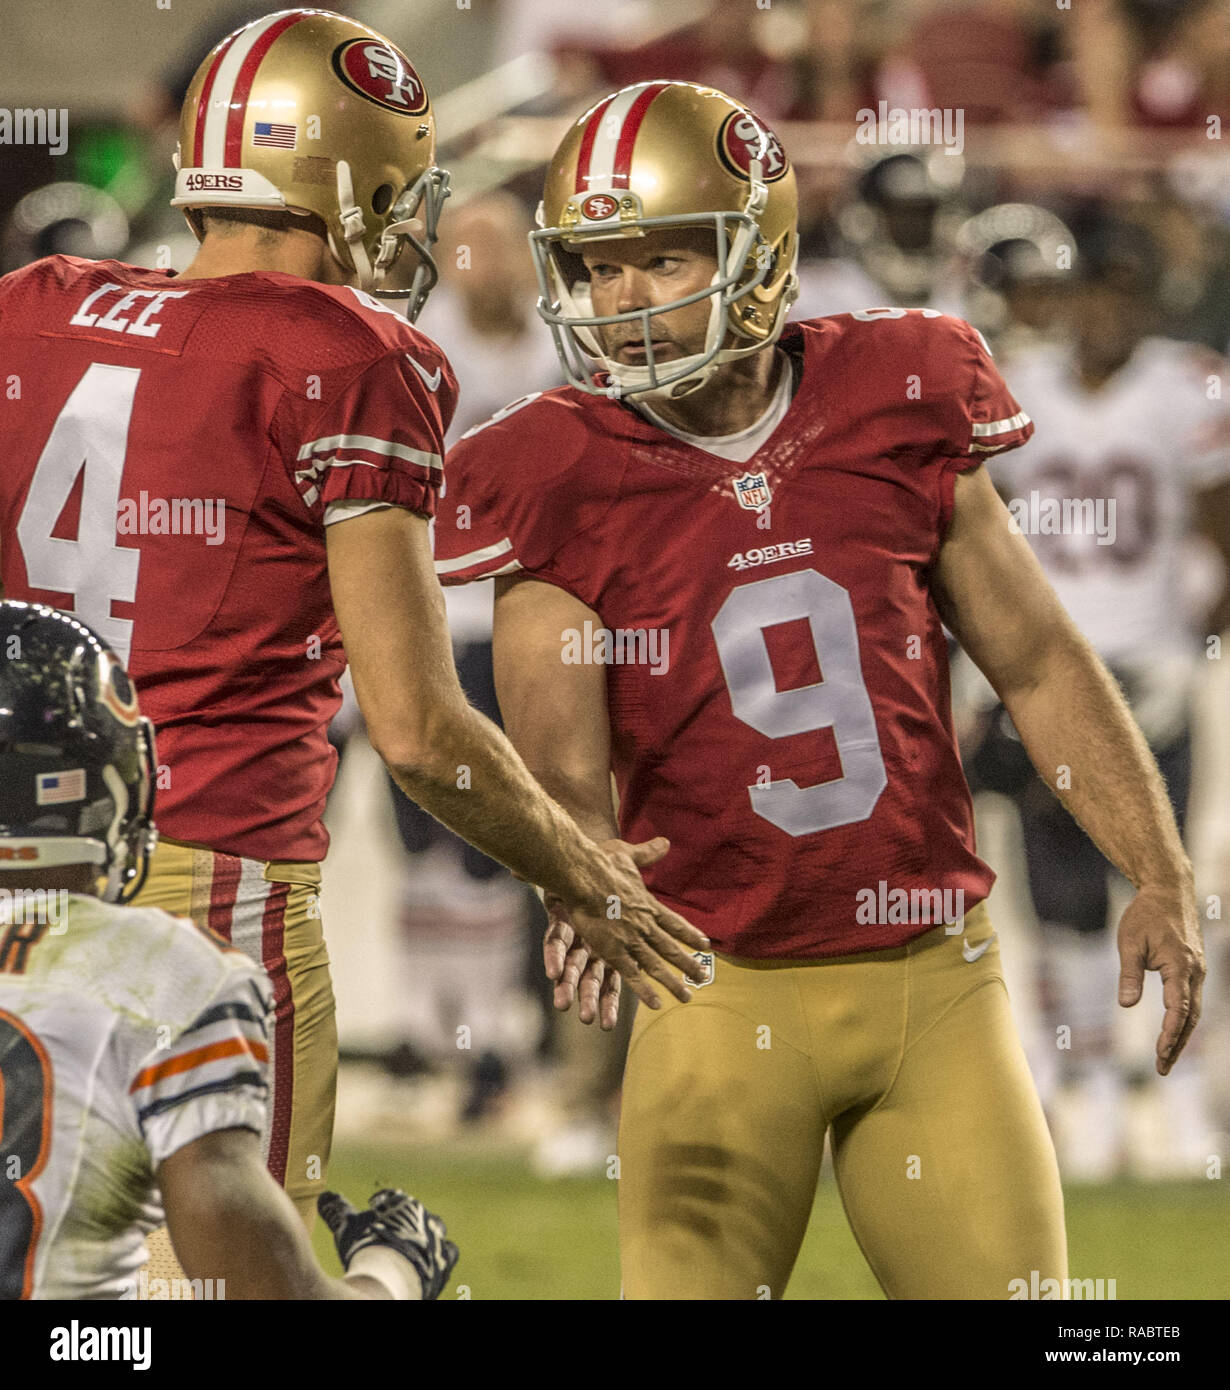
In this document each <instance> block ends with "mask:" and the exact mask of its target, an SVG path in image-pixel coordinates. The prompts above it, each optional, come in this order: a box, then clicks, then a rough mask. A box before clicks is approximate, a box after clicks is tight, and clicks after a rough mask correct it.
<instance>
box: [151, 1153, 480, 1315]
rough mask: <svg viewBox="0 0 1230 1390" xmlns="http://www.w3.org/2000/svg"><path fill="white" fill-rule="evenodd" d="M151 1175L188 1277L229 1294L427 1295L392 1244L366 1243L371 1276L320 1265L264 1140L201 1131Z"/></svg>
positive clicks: (310, 1296) (357, 1268)
mask: <svg viewBox="0 0 1230 1390" xmlns="http://www.w3.org/2000/svg"><path fill="white" fill-rule="evenodd" d="M157 1178H158V1186H159V1188H160V1189H161V1192H162V1198H163V1205H164V1206H165V1208H166V1213H167V1224H168V1226H169V1228H170V1231H171V1239H172V1241H173V1242H174V1245H175V1253H176V1254H177V1255H178V1256H179V1259H180V1262H181V1263H182V1265H183V1267H184V1270H185V1272H186V1273H187V1275H188V1277H189V1278H190V1279H202V1280H204V1279H213V1280H217V1281H225V1288H226V1292H227V1296H228V1297H229V1298H240V1299H254V1298H259V1299H275V1298H276V1299H330V1300H332V1299H349V1298H372V1299H390V1298H401V1299H409V1300H419V1299H421V1298H423V1297H424V1283H423V1280H422V1278H421V1277H420V1275H419V1273H417V1272H416V1269H415V1267H414V1265H412V1264H411V1263H410V1262H409V1261H408V1260H407V1259H404V1258H403V1257H402V1256H401V1255H400V1254H398V1253H397V1252H396V1250H394V1249H393V1248H392V1247H391V1246H389V1245H384V1247H383V1248H382V1249H380V1250H379V1251H376V1250H375V1249H374V1248H372V1247H370V1246H369V1247H368V1248H369V1250H370V1251H371V1253H370V1254H369V1255H368V1256H367V1264H368V1266H369V1268H370V1272H367V1273H364V1272H361V1269H360V1266H361V1265H362V1264H363V1263H364V1262H363V1261H358V1262H356V1263H355V1265H354V1266H353V1267H352V1268H351V1272H349V1273H348V1274H347V1275H346V1277H345V1278H343V1279H331V1278H329V1277H328V1275H326V1274H325V1273H324V1271H323V1270H322V1269H321V1268H320V1265H319V1264H318V1263H317V1262H316V1257H315V1255H314V1254H313V1253H312V1248H311V1245H310V1244H309V1243H308V1237H307V1234H306V1232H305V1231H304V1228H303V1223H302V1221H300V1220H299V1216H298V1213H297V1212H296V1211H295V1207H294V1204H293V1203H292V1202H291V1200H290V1198H289V1197H288V1196H287V1195H286V1193H285V1192H284V1191H283V1190H282V1189H281V1188H280V1187H279V1186H278V1185H277V1183H276V1182H274V1180H273V1178H272V1177H270V1175H269V1171H268V1169H266V1167H265V1165H264V1163H263V1162H262V1160H261V1146H260V1138H259V1136H258V1135H257V1134H255V1133H254V1132H253V1131H251V1130H247V1129H224V1130H215V1131H214V1132H213V1133H211V1134H205V1135H202V1136H201V1138H199V1139H196V1140H194V1141H193V1142H192V1143H191V1144H185V1145H184V1147H183V1148H181V1149H177V1150H176V1151H175V1152H174V1153H173V1154H171V1155H170V1157H169V1158H166V1159H164V1160H163V1162H162V1163H160V1164H159V1165H158V1172H157ZM331 1195H332V1194H331ZM334 1200H335V1201H340V1199H337V1198H336V1197H334ZM403 1200H405V1199H403ZM343 1205H344V1204H343ZM330 1224H331V1225H332V1224H333V1223H330ZM449 1249H450V1252H451V1258H449V1259H446V1260H445V1261H444V1262H443V1263H444V1264H446V1265H447V1268H445V1269H443V1270H441V1271H440V1272H439V1277H438V1278H437V1279H434V1280H432V1281H431V1283H432V1285H433V1287H432V1288H431V1289H430V1291H429V1292H430V1295H431V1296H435V1295H436V1294H438V1288H436V1287H434V1285H435V1284H437V1283H438V1284H440V1285H441V1286H442V1283H443V1281H444V1280H445V1279H447V1273H448V1269H449V1268H451V1266H452V1263H454V1262H455V1260H456V1250H455V1248H453V1247H449Z"/></svg>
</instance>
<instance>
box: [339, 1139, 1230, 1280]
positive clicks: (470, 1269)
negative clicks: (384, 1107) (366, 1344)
mask: <svg viewBox="0 0 1230 1390" xmlns="http://www.w3.org/2000/svg"><path fill="white" fill-rule="evenodd" d="M329 1176H330V1182H331V1184H332V1185H333V1186H334V1187H336V1188H339V1189H340V1190H341V1191H343V1192H345V1193H346V1195H347V1196H348V1197H349V1198H350V1199H351V1200H352V1201H354V1202H356V1203H357V1202H359V1201H361V1200H365V1199H366V1198H367V1197H368V1196H369V1195H370V1194H371V1193H372V1192H374V1191H375V1190H376V1189H377V1188H380V1187H383V1186H386V1185H391V1186H404V1187H406V1188H408V1189H409V1190H411V1191H413V1192H414V1193H415V1195H416V1196H418V1197H421V1198H422V1199H423V1201H424V1202H426V1204H427V1205H428V1206H429V1207H431V1208H433V1209H434V1210H436V1211H438V1212H440V1213H441V1214H442V1215H443V1216H444V1217H445V1218H446V1220H447V1221H448V1227H449V1234H450V1236H452V1237H453V1238H454V1239H455V1240H456V1241H457V1244H458V1246H459V1247H460V1249H461V1252H462V1253H461V1262H460V1264H459V1265H458V1267H457V1270H456V1272H455V1273H454V1275H453V1280H452V1283H451V1284H450V1285H449V1288H448V1290H447V1291H446V1292H445V1295H444V1297H445V1298H454V1297H456V1296H457V1294H458V1291H459V1288H460V1287H462V1286H464V1287H465V1288H467V1289H468V1290H469V1296H470V1297H471V1298H484V1299H501V1298H504V1299H522V1298H529V1299H539V1298H565V1299H573V1298H616V1297H618V1294H619V1262H618V1256H617V1248H616V1238H615V1202H616V1196H615V1184H614V1183H613V1182H610V1181H607V1180H606V1179H604V1178H601V1177H598V1178H572V1179H566V1180H563V1181H558V1182H544V1181H543V1180H542V1179H540V1178H538V1177H536V1176H535V1175H534V1173H533V1172H532V1171H531V1169H530V1168H529V1166H528V1164H527V1163H525V1162H524V1161H523V1160H521V1159H519V1158H517V1157H515V1156H501V1157H495V1156H492V1155H490V1154H489V1153H483V1152H478V1151H475V1150H473V1149H471V1148H467V1147H465V1146H450V1147H449V1148H447V1149H439V1148H432V1149H415V1150H408V1149H406V1148H405V1147H401V1146H399V1147H397V1148H391V1147H385V1148H381V1147H378V1146H372V1145H362V1146H360V1145H355V1144H345V1145H341V1146H339V1147H338V1148H337V1149H336V1150H335V1151H334V1155H333V1160H332V1163H331V1165H330V1173H329ZM1066 1204H1067V1217H1068V1240H1069V1252H1070V1266H1071V1272H1072V1275H1073V1277H1096V1276H1101V1277H1104V1278H1109V1277H1112V1276H1113V1277H1114V1278H1115V1279H1116V1280H1117V1289H1116V1292H1117V1296H1118V1297H1119V1298H1120V1299H1134V1298H1139V1299H1172V1298H1199V1299H1214V1298H1216V1299H1224V1298H1230V1219H1227V1218H1228V1217H1230V1197H1228V1196H1227V1194H1226V1192H1225V1188H1224V1184H1223V1183H1222V1182H1220V1181H1208V1182H1203V1183H1182V1184H1180V1183H1157V1184H1146V1183H1131V1182H1119V1183H1114V1184H1110V1185H1108V1186H1105V1187H1097V1188H1091V1187H1073V1188H1070V1189H1069V1190H1068V1192H1067V1193H1066ZM316 1248H317V1251H318V1252H319V1253H320V1255H321V1258H322V1259H323V1260H325V1262H326V1266H327V1267H328V1268H329V1269H330V1270H333V1271H335V1272H336V1271H337V1269H338V1265H337V1260H336V1257H335V1256H334V1254H333V1250H332V1245H331V1243H330V1240H329V1235H328V1232H327V1231H325V1230H324V1228H323V1227H322V1226H320V1225H319V1224H318V1226H317V1230H316ZM787 1296H788V1297H790V1298H880V1297H881V1294H880V1290H879V1288H878V1286H877V1285H876V1283H875V1281H874V1279H873V1278H872V1277H871V1273H870V1271H869V1270H868V1269H867V1266H866V1265H865V1264H864V1262H863V1259H862V1256H861V1255H860V1254H859V1252H858V1248H857V1247H856V1245H855V1244H854V1239H853V1237H852V1236H851V1235H850V1232H849V1230H848V1229H847V1227H846V1222H845V1216H844V1214H843V1212H842V1209H841V1201H840V1199H839V1198H838V1195H837V1189H836V1187H835V1186H834V1185H833V1183H832V1182H829V1181H825V1182H823V1183H822V1184H821V1186H820V1190H819V1195H818V1199H817V1201H816V1206H815V1209H814V1211H813V1213H812V1219H811V1226H810V1228H809V1229H808V1232H807V1238H806V1240H805V1241H804V1242H803V1249H802V1251H801V1253H800V1255H799V1261H798V1264H797V1266H796V1268H795V1271H794V1278H793V1279H792V1281H791V1285H790V1290H789V1293H788V1295H787Z"/></svg>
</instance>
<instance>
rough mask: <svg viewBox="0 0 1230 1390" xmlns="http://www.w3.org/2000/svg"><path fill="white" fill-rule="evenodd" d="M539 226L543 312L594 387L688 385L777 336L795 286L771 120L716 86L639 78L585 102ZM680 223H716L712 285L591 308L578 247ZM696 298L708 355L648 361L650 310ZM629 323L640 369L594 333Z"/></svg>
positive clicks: (576, 373) (793, 207)
mask: <svg viewBox="0 0 1230 1390" xmlns="http://www.w3.org/2000/svg"><path fill="white" fill-rule="evenodd" d="M538 226H539V229H540V230H538V231H535V232H532V233H531V234H530V245H531V248H532V251H533V254H534V263H535V266H536V268H537V271H538V285H539V291H540V294H539V300H538V312H539V313H540V314H541V316H542V317H543V318H544V319H545V320H546V322H547V323H548V324H550V326H551V332H552V334H553V336H554V338H555V347H556V351H557V352H558V353H559V358H560V362H561V363H562V365H563V368H564V372H565V374H566V375H567V377H568V380H569V381H570V382H571V383H572V384H573V385H574V386H577V387H580V389H581V390H583V391H589V392H591V393H592V394H595V395H609V396H623V395H637V396H644V397H651V396H655V395H671V396H680V395H683V394H685V393H686V392H689V391H693V390H695V389H696V388H697V387H698V386H700V385H701V384H702V383H703V382H704V381H706V380H707V379H708V378H709V377H710V376H711V375H712V374H713V372H715V371H716V370H717V368H718V367H719V365H721V363H723V362H730V361H733V360H734V359H736V358H739V357H743V356H746V355H747V354H748V353H751V352H759V351H760V349H761V348H764V347H767V346H768V345H769V344H770V343H772V342H774V341H775V340H776V339H777V336H778V334H779V333H780V332H781V330H782V326H783V324H784V322H785V318H786V313H787V311H788V309H789V308H790V305H791V304H792V303H793V302H794V300H795V298H796V297H797V295H798V279H797V275H796V271H795V265H796V261H797V259H798V195H797V192H796V189H795V181H794V170H793V169H792V168H791V165H790V161H789V160H788V159H787V158H786V153H785V151H784V150H783V149H782V146H781V142H780V141H779V140H778V138H777V136H776V135H774V134H773V132H772V131H771V130H770V129H769V127H768V126H767V125H765V123H764V122H763V121H762V120H761V119H760V118H759V117H758V116H756V115H754V114H753V113H752V112H751V111H749V110H748V109H747V108H746V107H745V106H740V105H739V103H738V102H736V101H734V100H732V99H731V98H730V97H728V96H724V95H723V94H722V93H721V92H719V91H716V90H714V88H712V87H700V86H697V85H696V84H695V83H692V82H640V83H637V84H635V85H634V86H631V87H624V88H623V89H622V90H621V91H618V92H615V93H613V94H612V95H611V96H609V97H607V98H605V100H603V101H600V102H599V103H598V104H597V105H596V106H593V107H591V108H590V110H588V111H587V112H586V113H585V115H583V116H582V117H581V119H580V120H579V121H577V123H576V124H575V125H574V126H573V127H572V129H571V130H570V131H569V132H568V134H567V135H566V136H565V137H564V140H563V143H562V144H561V145H560V147H559V149H558V150H557V151H556V152H555V157H554V158H553V159H552V160H551V164H550V167H549V169H548V171H547V180H546V187H545V189H544V192H543V200H542V203H541V204H540V205H539V209H538ZM679 226H697V227H709V228H711V229H712V231H713V236H714V249H715V252H716V255H717V270H716V272H715V273H714V276H713V280H712V281H711V283H710V284H709V286H708V287H707V288H705V289H703V290H700V291H698V292H697V293H695V294H690V295H687V296H685V297H684V298H681V299H678V300H673V301H671V302H670V303H669V304H663V305H659V306H657V307H655V308H653V309H633V310H629V311H627V312H625V313H619V314H607V315H595V314H594V313H593V310H592V305H591V302H590V286H589V280H588V277H587V274H586V271H585V267H584V264H583V262H582V261H581V257H580V255H579V254H578V253H579V251H580V248H581V246H582V245H584V244H585V243H588V242H591V241H601V240H606V239H609V238H613V237H637V236H643V235H644V234H645V233H646V232H649V231H653V230H655V229H656V228H659V227H679ZM705 298H709V299H710V300H711V310H710V316H709V327H708V332H707V335H706V340H705V348H704V351H703V352H700V353H696V354H693V355H691V356H688V357H685V358H681V359H677V360H675V361H672V362H669V363H666V362H664V363H661V364H659V363H658V362H656V361H655V360H654V353H653V345H652V342H651V338H652V331H651V329H650V319H651V318H652V317H653V316H654V315H657V314H665V313H670V312H671V311H672V310H674V309H679V308H682V307H683V306H684V305H686V304H693V303H696V302H698V301H699V300H702V299H705ZM637 322H639V323H640V325H641V328H642V332H643V336H644V344H645V358H646V365H645V366H643V367H641V366H635V367H633V366H628V365H625V364H623V363H620V362H617V361H615V360H614V359H613V358H611V357H609V356H607V354H606V353H605V352H604V351H603V347H602V340H601V334H600V330H601V329H602V328H603V327H605V326H606V325H608V324H616V323H637ZM600 374H601V375H600Z"/></svg>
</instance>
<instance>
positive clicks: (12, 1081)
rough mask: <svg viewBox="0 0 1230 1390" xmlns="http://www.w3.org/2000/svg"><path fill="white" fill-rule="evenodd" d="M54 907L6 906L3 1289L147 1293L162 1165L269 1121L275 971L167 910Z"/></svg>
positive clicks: (0, 1075)
mask: <svg viewBox="0 0 1230 1390" xmlns="http://www.w3.org/2000/svg"><path fill="white" fill-rule="evenodd" d="M47 896H48V898H49V899H53V900H54V899H56V897H57V895H56V893H55V892H51V893H49V894H48V895H47ZM22 905H24V903H23V904H22ZM60 909H61V910H59V911H58V912H49V911H46V910H44V911H42V912H41V913H38V914H37V915H38V916H41V917H42V918H43V922H42V923H41V924H37V923H35V922H33V921H26V922H23V921H22V913H20V912H16V911H5V912H4V913H0V1103H2V1107H3V1108H2V1111H0V1118H2V1121H3V1123H2V1124H0V1299H13V1298H135V1297H136V1296H137V1287H138V1286H137V1276H138V1272H139V1270H140V1268H141V1266H142V1265H143V1264H144V1262H145V1259H146V1249H145V1243H144V1242H145V1236H147V1235H148V1234H149V1233H150V1231H152V1230H153V1229H154V1228H155V1227H157V1226H159V1225H161V1223H162V1208H161V1205H160V1199H159V1195H158V1190H157V1187H156V1185H155V1181H154V1172H155V1170H156V1168H157V1166H158V1164H160V1163H161V1162H162V1161H163V1160H164V1159H166V1158H169V1157H170V1155H171V1154H173V1153H174V1152H175V1151H176V1150H177V1149H180V1148H183V1146H184V1145H185V1144H190V1143H191V1142H192V1141H193V1140H194V1139H199V1138H200V1137H201V1136H202V1135H205V1134H210V1133H212V1132H213V1131H215V1130H222V1129H235V1128H239V1129H251V1130H255V1131H256V1132H257V1133H258V1134H259V1133H261V1132H262V1130H263V1127H264V1119H265V1097H266V1091H267V1086H266V1079H265V1061H266V1033H267V1027H268V1022H267V1019H268V1014H269V1010H270V1008H271V1004H272V1001H271V997H270V992H269V983H268V981H267V980H266V978H265V973H264V971H262V970H261V969H260V967H259V966H257V965H254V964H253V963H252V962H251V961H250V960H248V958H247V957H246V956H245V955H243V954H242V953H241V952H239V951H235V950H231V949H229V948H228V947H227V945H226V943H225V942H224V941H221V940H220V939H217V938H214V937H212V936H209V935H207V934H205V933H203V932H200V931H198V930H197V929H196V927H194V926H193V925H192V923H191V922H187V921H184V920H182V919H180V918H177V917H171V916H169V915H168V914H167V913H165V912H158V911H151V910H142V909H138V908H127V907H123V908H122V907H112V906H109V905H107V904H105V903H101V902H98V901H97V900H96V899H94V898H84V897H76V896H69V897H67V899H66V900H64V899H63V898H61V902H60ZM30 915H31V916H34V915H36V914H30Z"/></svg>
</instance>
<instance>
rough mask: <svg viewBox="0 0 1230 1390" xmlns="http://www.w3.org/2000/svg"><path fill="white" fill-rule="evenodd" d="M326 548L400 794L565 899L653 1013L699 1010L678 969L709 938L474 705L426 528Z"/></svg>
mask: <svg viewBox="0 0 1230 1390" xmlns="http://www.w3.org/2000/svg"><path fill="white" fill-rule="evenodd" d="M327 537H328V556H329V580H330V586H331V589H332V594H333V602H334V607H335V610H336V613H337V619H338V624H339V626H340V628H341V632H342V638H343V641H344V642H345V646H346V654H347V658H348V660H349V662H350V666H351V670H352V672H353V674H354V683H355V693H356V695H357V696H358V700H359V705H360V707H361V708H362V710H363V713H364V717H365V718H366V720H367V726H368V733H369V736H370V737H371V740H372V744H373V746H374V747H375V748H376V750H377V752H379V753H380V755H381V757H382V758H383V759H384V761H385V763H386V765H387V766H388V768H389V770H390V772H391V773H392V775H393V777H394V779H395V780H396V781H397V783H398V785H399V786H400V787H401V788H402V790H403V791H405V793H406V795H407V796H409V797H411V798H412V799H413V800H415V801H417V802H418V803H419V804H420V805H421V806H423V807H424V808H425V809H426V810H427V811H429V812H430V813H431V814H432V815H433V816H435V817H436V818H437V819H438V820H440V821H442V822H443V823H444V824H445V825H447V826H448V827H449V828H450V829H451V830H454V831H455V832H456V833H457V834H459V835H462V836H464V837H465V838H466V839H467V840H469V841H470V842H471V843H472V844H474V845H477V847H478V848H479V849H481V850H482V851H483V852H484V853H485V854H488V855H490V856H491V857H492V858H493V859H498V860H499V861H500V862H501V863H503V864H505V865H507V866H508V868H510V869H511V870H512V871H513V872H514V873H515V874H517V875H519V876H520V877H522V878H524V879H526V880H528V881H529V882H531V883H537V884H539V885H540V886H541V887H542V888H544V889H545V890H546V891H547V892H549V893H552V894H554V895H556V896H557V897H558V898H559V899H560V900H561V902H562V903H564V904H565V905H566V907H567V910H568V912H569V915H570V917H571V919H572V921H573V923H574V925H575V926H576V927H577V928H578V930H580V931H582V932H583V933H584V935H585V937H586V940H587V941H588V942H589V944H590V945H591V947H592V948H593V949H594V950H595V951H596V952H598V953H599V954H600V955H601V956H602V957H603V958H604V959H605V960H606V961H607V962H608V963H609V964H611V965H612V966H614V968H615V969H617V970H618V971H619V972H620V973H621V974H622V975H623V976H624V977H625V978H626V979H627V981H628V984H629V985H630V986H631V988H632V989H633V990H634V991H635V992H636V994H637V997H638V998H640V999H643V1000H644V1001H645V1003H647V1004H648V1005H649V1006H650V1007H651V1008H656V1007H658V1005H659V1001H658V998H657V995H656V993H655V992H654V990H653V988H652V985H651V984H650V979H652V980H656V981H657V982H658V983H659V984H661V985H662V986H663V987H664V988H666V989H668V990H669V991H670V992H671V993H672V994H673V995H675V997H676V998H678V999H681V1000H687V999H689V998H690V997H691V996H690V993H689V991H688V989H687V986H686V984H685V983H684V982H683V981H682V980H681V979H680V978H679V976H678V975H677V974H675V973H674V971H672V970H671V969H670V967H671V966H674V967H675V969H676V970H679V971H682V972H684V973H686V972H687V971H688V970H689V969H691V968H693V966H694V962H693V961H692V958H691V956H690V955H689V951H691V950H702V949H704V943H705V938H704V936H703V935H702V933H700V932H699V931H697V930H696V929H695V928H694V927H692V926H690V925H689V924H688V923H687V922H685V921H684V920H683V918H681V917H679V916H678V915H677V914H676V913H673V912H670V911H669V910H668V909H666V908H664V907H662V906H661V904H659V903H657V902H656V901H655V900H654V899H653V898H652V897H651V896H650V894H649V892H648V891H647V890H646V888H645V886H644V884H643V883H642V882H641V878H640V874H639V873H638V872H637V868H636V865H635V863H634V862H633V860H632V858H631V857H630V856H629V855H628V854H627V853H625V852H622V851H619V850H616V851H614V852H611V851H610V850H607V849H604V848H602V847H600V846H599V845H596V844H595V843H594V842H593V840H591V839H589V838H588V837H587V836H586V835H585V834H584V833H583V832H582V831H581V829H579V828H578V826H577V824H576V822H575V821H574V820H573V819H572V817H571V816H570V815H569V814H568V813H567V812H566V811H565V810H564V809H563V808H562V807H560V806H559V805H558V804H557V803H556V802H554V801H553V800H552V799H551V798H550V797H549V796H548V795H547V794H546V793H545V792H544V791H543V789H542V788H541V787H540V786H539V785H538V783H537V782H535V781H534V779H533V777H532V776H531V775H530V773H529V771H528V770H527V769H526V766H525V764H524V762H522V760H521V758H520V757H519V756H518V755H517V753H516V751H515V750H514V748H513V746H512V744H511V743H509V741H508V740H507V739H506V738H505V737H504V735H503V734H502V733H501V732H500V731H499V729H497V728H496V726H495V725H494V724H492V723H491V721H490V720H488V719H485V718H484V717H483V716H482V715H481V714H479V713H478V711H477V710H475V709H474V708H473V707H472V706H471V705H470V704H469V702H468V701H467V700H466V698H465V695H464V693H463V692H462V689H461V686H460V685H459V684H458V681H457V673H456V670H455V669H454V666H453V656H452V647H451V643H450V641H449V636H448V628H447V624H446V621H445V613H444V599H443V595H442V593H441V591H440V586H439V584H438V582H437V580H436V577H435V571H434V568H433V565H432V558H431V549H430V544H429V541H428V536H427V523H426V522H425V521H424V520H423V518H422V517H419V516H417V515H416V514H414V513H411V512H409V511H407V510H405V509H402V508H389V509H386V510H383V511H376V512H369V513H367V514H366V515H363V516H359V517H355V518H353V519H351V520H349V521H345V522H342V523H340V524H337V525H334V526H331V527H329V528H328V531H327ZM377 615H378V616H377ZM616 913H617V914H618V915H615V914H616ZM685 948H686V949H685Z"/></svg>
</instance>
